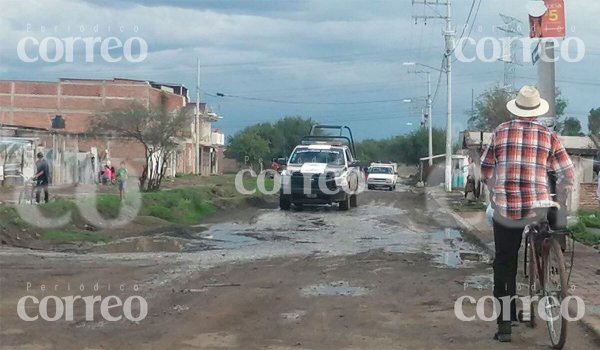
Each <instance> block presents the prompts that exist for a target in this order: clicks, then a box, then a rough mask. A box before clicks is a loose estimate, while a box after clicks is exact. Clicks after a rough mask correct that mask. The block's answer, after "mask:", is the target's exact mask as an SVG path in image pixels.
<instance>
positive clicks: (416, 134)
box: [356, 128, 446, 164]
mask: <svg viewBox="0 0 600 350" xmlns="http://www.w3.org/2000/svg"><path fill="white" fill-rule="evenodd" d="M432 136H433V138H432V140H433V154H434V155H436V154H440V153H443V152H444V150H445V147H446V131H445V130H443V129H435V128H434V129H433V130H432ZM356 149H357V153H358V159H360V161H361V162H363V163H367V164H368V163H370V162H377V161H393V162H398V163H404V164H419V159H421V158H424V157H427V156H429V132H428V130H427V129H425V128H420V129H418V130H415V131H413V132H412V133H410V134H408V135H400V136H395V137H392V138H389V139H384V140H370V139H369V140H364V141H362V142H359V143H358V144H357V145H356Z"/></svg>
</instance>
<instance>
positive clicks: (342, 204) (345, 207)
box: [340, 195, 350, 211]
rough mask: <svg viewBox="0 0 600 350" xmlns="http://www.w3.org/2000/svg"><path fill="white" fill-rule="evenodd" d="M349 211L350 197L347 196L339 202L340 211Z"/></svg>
mask: <svg viewBox="0 0 600 350" xmlns="http://www.w3.org/2000/svg"><path fill="white" fill-rule="evenodd" d="M348 209H350V195H347V196H346V198H345V199H344V200H343V201H341V202H340V210H344V211H346V210H348Z"/></svg>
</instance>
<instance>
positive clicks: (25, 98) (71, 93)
mask: <svg viewBox="0 0 600 350" xmlns="http://www.w3.org/2000/svg"><path fill="white" fill-rule="evenodd" d="M134 102H135V103H140V104H142V105H144V106H148V105H160V104H162V105H164V106H166V107H167V109H168V110H171V111H174V110H177V109H179V108H181V107H183V106H185V105H186V102H187V101H186V98H185V97H184V96H181V95H176V94H173V93H169V92H164V91H161V90H159V89H156V88H153V87H152V86H150V85H149V84H147V83H146V82H143V81H126V80H68V79H63V80H60V81H58V82H55V83H54V82H28V81H6V80H4V81H0V123H4V124H10V125H18V126H25V127H36V128H45V129H47V128H49V127H50V123H51V120H52V118H54V116H55V115H62V116H63V118H64V119H65V123H66V131H67V132H76V133H81V132H85V131H86V130H87V128H88V125H89V122H90V119H91V118H92V117H93V116H94V115H96V114H98V113H100V112H102V111H106V110H111V109H118V108H123V107H126V106H128V105H130V104H132V103H134Z"/></svg>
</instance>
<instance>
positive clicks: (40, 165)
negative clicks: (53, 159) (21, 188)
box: [33, 152, 50, 203]
mask: <svg viewBox="0 0 600 350" xmlns="http://www.w3.org/2000/svg"><path fill="white" fill-rule="evenodd" d="M35 169H36V170H35V171H36V173H35V175H34V176H33V179H34V180H35V202H36V203H39V202H40V195H41V192H42V191H44V202H45V203H48V200H49V194H48V182H49V180H50V170H49V167H48V162H47V161H46V159H44V154H43V153H42V152H38V154H37V161H36V162H35Z"/></svg>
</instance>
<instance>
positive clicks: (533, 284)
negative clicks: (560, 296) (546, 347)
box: [525, 237, 538, 328]
mask: <svg viewBox="0 0 600 350" xmlns="http://www.w3.org/2000/svg"><path fill="white" fill-rule="evenodd" d="M535 253H536V252H535V248H534V245H533V242H532V240H531V237H527V245H526V247H525V257H526V258H525V261H526V263H525V265H526V266H525V269H526V271H527V279H528V282H529V297H530V299H529V300H530V304H529V310H528V311H529V322H528V325H529V327H531V328H534V327H535V318H536V314H535V312H536V310H537V308H536V306H537V304H536V303H535V302H534V297H535V296H537V293H538V272H537V266H536V263H537V261H538V260H537V258H536V256H535ZM527 257H528V258H529V259H527Z"/></svg>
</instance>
